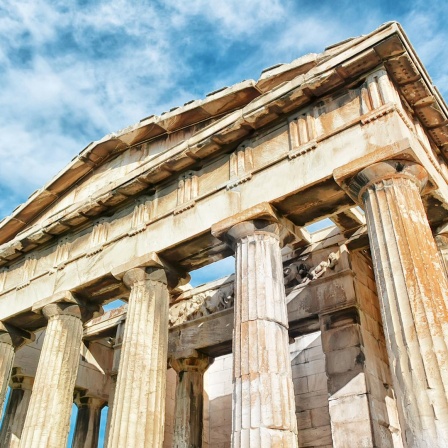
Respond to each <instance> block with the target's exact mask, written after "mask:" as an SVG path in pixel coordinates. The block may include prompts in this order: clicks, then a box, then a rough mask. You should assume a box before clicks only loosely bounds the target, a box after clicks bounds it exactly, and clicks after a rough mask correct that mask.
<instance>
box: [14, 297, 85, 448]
mask: <svg viewBox="0 0 448 448" xmlns="http://www.w3.org/2000/svg"><path fill="white" fill-rule="evenodd" d="M42 312H43V314H44V316H45V317H46V318H47V319H48V325H47V329H46V331H45V339H44V343H43V346H42V351H41V355H40V358H39V363H38V366H37V373H36V378H35V381H34V386H33V392H32V395H31V400H30V404H29V408H28V413H27V415H26V419H25V425H24V429H23V433H22V439H21V441H20V447H21V448H61V447H64V446H65V445H66V443H67V437H68V432H69V429H70V414H71V410H72V404H73V392H74V387H75V380H76V376H77V373H78V366H79V355H80V349H81V344H82V320H81V310H80V307H79V306H78V305H77V304H75V303H53V304H50V305H46V306H45V307H44V308H43V310H42Z"/></svg>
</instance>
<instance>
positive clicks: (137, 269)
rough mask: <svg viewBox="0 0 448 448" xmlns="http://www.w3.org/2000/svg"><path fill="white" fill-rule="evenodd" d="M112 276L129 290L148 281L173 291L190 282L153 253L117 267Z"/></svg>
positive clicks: (175, 268) (181, 273) (179, 271)
mask: <svg viewBox="0 0 448 448" xmlns="http://www.w3.org/2000/svg"><path fill="white" fill-rule="evenodd" d="M112 275H113V276H114V277H115V278H117V279H119V280H123V282H124V283H125V285H126V286H127V287H128V288H130V289H131V288H132V287H133V285H135V284H137V283H138V282H143V281H148V280H149V281H154V282H160V283H163V284H165V285H167V286H168V288H170V289H172V290H174V289H176V288H177V287H178V286H181V285H185V284H187V283H188V282H189V281H190V276H189V275H188V274H187V273H186V272H184V271H182V270H180V269H178V268H177V267H175V266H172V265H171V263H168V262H167V261H166V260H163V259H161V258H160V257H159V256H158V255H157V254H156V253H155V252H150V253H148V254H145V255H143V256H141V257H136V258H134V259H133V260H132V261H130V262H128V263H124V264H122V265H120V266H117V267H116V268H115V269H113V270H112Z"/></svg>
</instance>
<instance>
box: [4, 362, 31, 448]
mask: <svg viewBox="0 0 448 448" xmlns="http://www.w3.org/2000/svg"><path fill="white" fill-rule="evenodd" d="M14 370H15V369H14ZM33 380H34V379H33V378H31V377H26V376H21V375H13V377H12V387H11V394H10V396H9V401H8V404H7V407H6V414H5V417H4V420H3V425H2V430H1V432H0V446H1V447H2V448H18V447H19V444H20V439H21V436H22V431H23V425H24V423H25V417H26V413H27V410H28V405H29V402H30V398H31V388H32V385H33Z"/></svg>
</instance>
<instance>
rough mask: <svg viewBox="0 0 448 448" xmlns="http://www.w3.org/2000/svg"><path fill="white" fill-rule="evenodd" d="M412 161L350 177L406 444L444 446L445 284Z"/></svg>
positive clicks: (447, 387) (447, 419)
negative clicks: (363, 222) (361, 210)
mask: <svg viewBox="0 0 448 448" xmlns="http://www.w3.org/2000/svg"><path fill="white" fill-rule="evenodd" d="M426 180H427V174H426V171H425V170H424V168H423V167H422V166H420V165H418V164H416V163H413V162H408V161H401V160H390V161H386V162H381V163H376V164H374V165H371V166H369V167H368V168H365V169H364V170H363V171H361V172H360V173H359V174H358V175H357V176H356V177H355V178H354V179H353V181H352V182H351V184H350V189H351V191H352V193H353V195H354V196H357V197H358V198H359V199H360V200H362V201H363V203H364V206H365V212H366V219H367V224H368V232H369V239H370V247H371V252H372V258H373V264H374V269H375V277H376V281H377V287H378V293H379V297H380V303H381V312H382V319H383V325H384V333H385V337H386V344H387V349H388V355H389V361H390V367H391V370H392V378H393V386H394V389H395V392H396V395H397V402H398V407H399V414H400V419H401V426H402V430H403V435H404V439H405V444H406V446H407V447H412V448H414V447H415V448H423V447H428V448H429V447H431V448H434V447H436V446H437V447H439V446H440V447H441V446H448V394H447V392H448V309H447V301H446V300H447V297H448V285H447V280H446V277H445V274H444V272H443V267H442V265H441V259H440V257H439V254H438V252H437V247H436V245H435V242H434V238H433V236H432V233H431V228H430V227H429V224H428V220H427V217H426V214H425V210H424V207H423V202H422V200H421V197H420V192H421V190H422V188H423V187H424V185H425V183H426Z"/></svg>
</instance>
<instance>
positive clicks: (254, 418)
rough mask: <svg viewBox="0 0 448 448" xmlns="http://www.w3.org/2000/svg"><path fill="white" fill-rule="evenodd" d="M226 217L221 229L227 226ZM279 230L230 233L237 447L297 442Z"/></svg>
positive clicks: (246, 226) (273, 226)
mask: <svg viewBox="0 0 448 448" xmlns="http://www.w3.org/2000/svg"><path fill="white" fill-rule="evenodd" d="M264 207H268V208H270V207H269V206H268V204H266V205H265V206H264ZM248 213H250V211H248ZM245 215H246V213H245ZM246 216H247V215H246ZM262 216H263V215H262ZM263 217H264V216H263ZM226 221H227V222H229V220H226ZM226 221H224V222H223V223H222V224H221V223H220V224H218V225H217V227H218V228H219V227H221V230H222V227H223V226H224V227H225V226H226ZM212 231H213V229H212ZM280 231H281V228H280V225H279V223H278V222H275V221H274V222H272V219H271V220H266V219H254V220H251V221H245V222H240V223H238V224H236V225H233V226H231V227H230V228H228V229H227V230H226V231H225V239H227V240H228V241H230V242H231V243H232V245H233V247H234V250H235V268H236V269H235V308H234V309H235V317H234V336H233V357H234V358H233V359H234V360H233V363H234V364H233V419H232V447H233V448H249V447H250V448H259V447H263V448H270V447H284V448H286V447H288V448H294V447H297V446H298V442H297V420H296V414H295V400H294V388H293V382H292V374H291V361H290V355H289V336H288V315H287V308H286V295H285V288H284V285H283V266H282V257H281V249H280ZM219 234H220V231H219V230H217V229H215V235H216V236H219Z"/></svg>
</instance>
